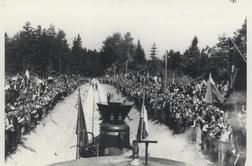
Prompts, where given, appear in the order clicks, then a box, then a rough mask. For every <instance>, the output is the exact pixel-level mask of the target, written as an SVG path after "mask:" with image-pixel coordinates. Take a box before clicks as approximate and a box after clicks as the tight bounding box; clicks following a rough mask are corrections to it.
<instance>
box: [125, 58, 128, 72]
mask: <svg viewBox="0 0 252 166" xmlns="http://www.w3.org/2000/svg"><path fill="white" fill-rule="evenodd" d="M125 73H126V74H127V73H128V59H127V60H126V64H125Z"/></svg>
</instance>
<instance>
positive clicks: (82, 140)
mask: <svg viewBox="0 0 252 166" xmlns="http://www.w3.org/2000/svg"><path fill="white" fill-rule="evenodd" d="M78 95H79V97H78V115H77V125H76V135H77V137H78V139H79V142H78V145H86V144H87V143H88V136H87V127H86V121H85V117H84V111H83V107H82V103H81V96H80V90H79V94H78Z"/></svg>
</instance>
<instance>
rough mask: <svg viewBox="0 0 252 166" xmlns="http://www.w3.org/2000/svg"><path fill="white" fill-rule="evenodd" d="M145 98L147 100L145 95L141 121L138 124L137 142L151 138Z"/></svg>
mask: <svg viewBox="0 0 252 166" xmlns="http://www.w3.org/2000/svg"><path fill="white" fill-rule="evenodd" d="M144 98H145V95H144V97H143V104H142V108H141V113H140V119H139V124H138V129H137V140H142V139H145V138H146V137H148V136H149V131H148V116H147V110H146V108H145V105H144Z"/></svg>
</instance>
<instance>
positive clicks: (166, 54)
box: [164, 50, 168, 92]
mask: <svg viewBox="0 0 252 166" xmlns="http://www.w3.org/2000/svg"><path fill="white" fill-rule="evenodd" d="M167 56H168V50H166V53H165V57H164V58H165V80H164V90H165V92H166V82H167Z"/></svg>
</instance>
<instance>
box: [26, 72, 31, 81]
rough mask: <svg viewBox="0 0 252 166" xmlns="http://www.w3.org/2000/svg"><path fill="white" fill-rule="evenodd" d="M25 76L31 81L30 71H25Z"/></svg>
mask: <svg viewBox="0 0 252 166" xmlns="http://www.w3.org/2000/svg"><path fill="white" fill-rule="evenodd" d="M25 76H26V78H27V79H28V80H29V78H30V72H29V71H28V70H26V71H25Z"/></svg>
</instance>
